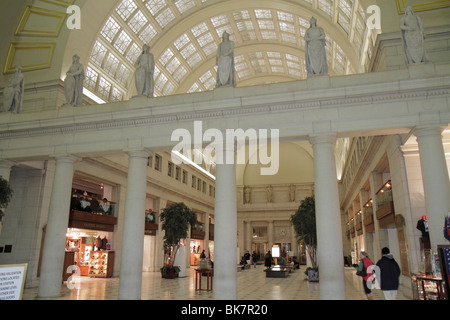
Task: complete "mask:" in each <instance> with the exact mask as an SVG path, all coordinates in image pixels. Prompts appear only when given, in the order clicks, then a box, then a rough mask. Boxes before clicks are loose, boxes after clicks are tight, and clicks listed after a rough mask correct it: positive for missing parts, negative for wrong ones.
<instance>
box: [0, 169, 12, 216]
mask: <svg viewBox="0 0 450 320" xmlns="http://www.w3.org/2000/svg"><path fill="white" fill-rule="evenodd" d="M12 194H13V190H12V189H11V187H10V185H9V182H8V180H6V179H4V178H3V177H0V223H1V222H2V220H3V216H4V215H5V214H4V212H3V209H5V208H6V207H7V206H8V204H9V201H10V200H11V197H12Z"/></svg>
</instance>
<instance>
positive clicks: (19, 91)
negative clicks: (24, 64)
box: [3, 66, 24, 113]
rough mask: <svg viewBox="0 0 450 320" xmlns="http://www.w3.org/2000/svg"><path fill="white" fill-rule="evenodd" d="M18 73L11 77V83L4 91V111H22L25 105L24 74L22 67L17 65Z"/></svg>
mask: <svg viewBox="0 0 450 320" xmlns="http://www.w3.org/2000/svg"><path fill="white" fill-rule="evenodd" d="M15 69H16V73H14V75H13V76H12V77H11V78H10V79H9V85H8V86H7V87H6V88H5V90H4V91H3V99H4V100H3V108H4V111H11V112H13V113H20V112H21V111H22V106H23V94H24V76H23V73H22V68H21V67H20V66H15Z"/></svg>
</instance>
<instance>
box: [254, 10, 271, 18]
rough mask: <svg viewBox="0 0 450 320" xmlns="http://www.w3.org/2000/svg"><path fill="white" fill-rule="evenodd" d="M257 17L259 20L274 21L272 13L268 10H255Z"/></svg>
mask: <svg viewBox="0 0 450 320" xmlns="http://www.w3.org/2000/svg"><path fill="white" fill-rule="evenodd" d="M255 15H256V18H258V19H272V13H271V12H270V10H268V9H255Z"/></svg>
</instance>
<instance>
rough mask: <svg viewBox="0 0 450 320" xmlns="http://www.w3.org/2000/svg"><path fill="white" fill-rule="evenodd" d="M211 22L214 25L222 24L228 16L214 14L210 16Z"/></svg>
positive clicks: (226, 21) (226, 20)
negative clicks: (214, 15)
mask: <svg viewBox="0 0 450 320" xmlns="http://www.w3.org/2000/svg"><path fill="white" fill-rule="evenodd" d="M211 23H212V24H213V26H214V27H219V26H221V25H223V24H226V23H228V18H227V16H226V15H224V14H223V15H220V16H216V17H213V18H211Z"/></svg>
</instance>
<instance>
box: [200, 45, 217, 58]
mask: <svg viewBox="0 0 450 320" xmlns="http://www.w3.org/2000/svg"><path fill="white" fill-rule="evenodd" d="M203 52H204V53H205V54H206V55H207V56H209V55H210V54H213V53H216V52H217V44H216V43H215V42H213V43H211V44H208V45H207V46H205V47H204V48H203Z"/></svg>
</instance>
